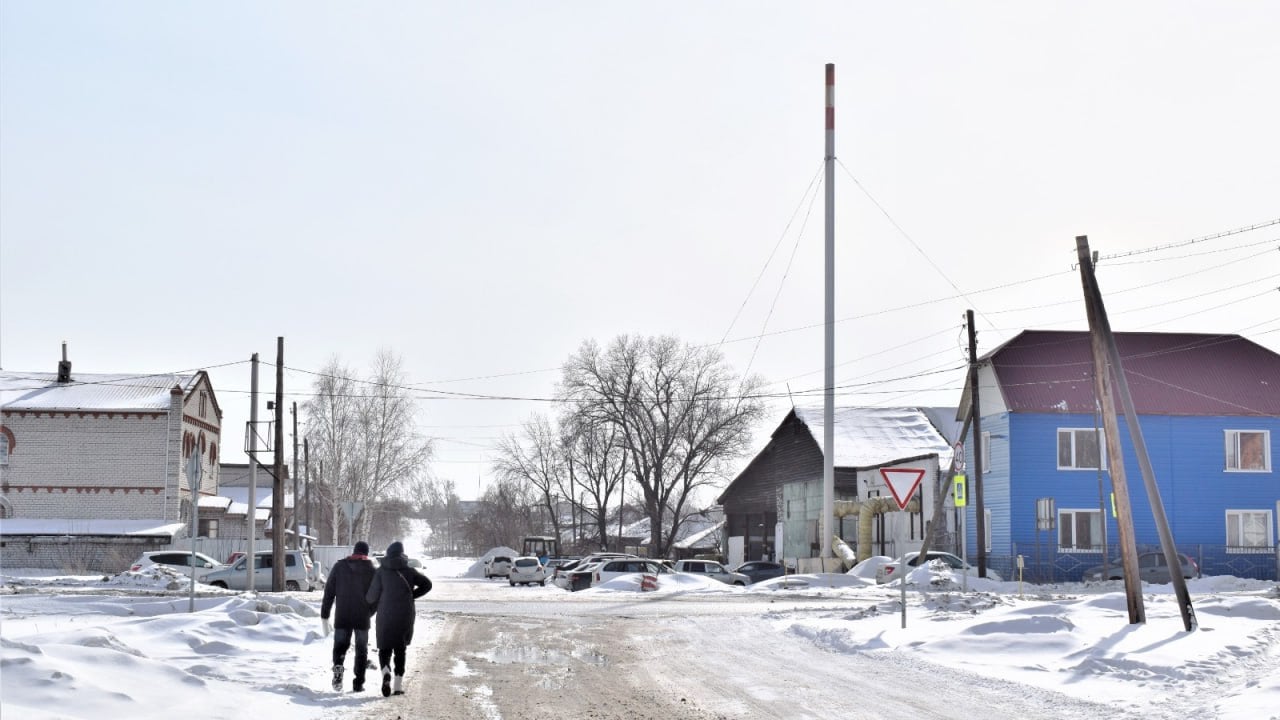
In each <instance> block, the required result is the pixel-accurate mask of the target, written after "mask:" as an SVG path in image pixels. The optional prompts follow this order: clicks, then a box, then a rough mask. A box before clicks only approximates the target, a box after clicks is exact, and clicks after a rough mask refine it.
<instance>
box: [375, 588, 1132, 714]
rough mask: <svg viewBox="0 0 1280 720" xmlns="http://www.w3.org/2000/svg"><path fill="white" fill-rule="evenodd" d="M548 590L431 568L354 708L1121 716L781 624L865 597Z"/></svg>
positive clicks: (842, 608) (847, 607) (854, 608)
mask: <svg viewBox="0 0 1280 720" xmlns="http://www.w3.org/2000/svg"><path fill="white" fill-rule="evenodd" d="M552 592H553V593H564V591H563V590H559V589H555V588H552V587H547V588H542V589H538V588H520V587H517V588H511V587H509V586H508V585H507V584H506V583H505V582H502V583H500V582H499V581H493V582H491V583H483V582H481V583H477V582H476V581H475V580H473V579H465V578H457V579H449V578H442V579H441V580H439V581H437V582H436V587H435V590H434V591H433V592H432V593H431V595H429V596H428V598H427V601H426V602H424V603H421V604H420V617H419V629H418V630H417V631H416V632H415V636H416V637H418V638H422V641H418V642H416V644H415V645H414V646H413V647H412V648H411V654H410V661H409V669H408V675H407V678H406V680H407V683H406V686H407V689H406V695H405V696H404V697H392V698H389V699H387V700H385V701H382V702H380V703H372V704H370V705H366V706H365V708H364V709H365V710H366V711H367V712H366V713H365V714H364V715H362V717H364V718H368V719H369V720H383V719H386V720H390V719H391V718H404V717H442V718H457V719H459V720H460V719H462V718H479V719H482V720H530V719H533V718H589V719H592V720H606V719H614V718H616V719H618V720H623V719H626V720H644V719H648V718H652V719H654V720H658V719H662V720H669V719H680V718H689V719H704V718H782V717H785V718H796V719H799V718H815V719H816V718H832V717H859V718H871V717H874V718H881V717H883V718H908V717H909V718H978V717H1036V718H1097V717H1125V716H1126V715H1125V714H1124V713H1123V712H1117V709H1116V708H1115V707H1112V706H1108V705H1103V704H1097V703H1091V702H1084V701H1081V700H1077V699H1073V698H1070V697H1068V696H1065V695H1062V694H1060V693H1056V692H1053V691H1049V690H1043V689H1040V688H1036V687H1032V686H1028V685H1023V684H1019V683H1013V682H1008V681H1005V680H999V679H992V678H989V677H983V676H980V675H977V674H973V673H968V672H963V671H958V670H954V669H949V668H945V667H942V666H938V665H934V664H931V663H929V662H927V661H922V660H920V659H919V658H915V657H910V656H905V655H899V654H895V653H854V654H847V653H835V652H830V651H827V650H824V649H823V648H822V647H821V646H820V644H819V643H815V642H814V640H813V639H812V638H809V637H803V636H799V635H796V634H792V633H789V632H787V631H786V625H788V624H789V621H788V620H786V619H785V618H792V619H794V618H795V617H796V615H808V614H811V613H813V614H831V613H839V614H843V615H848V614H853V613H857V612H860V611H867V610H868V609H869V608H870V607H871V602H870V601H868V602H866V603H864V604H860V605H859V604H855V603H851V602H849V601H838V602H833V601H832V600H830V599H805V598H802V597H793V598H787V599H779V598H774V597H770V596H769V595H765V594H734V595H712V596H707V595H699V594H680V593H654V594H651V593H624V592H611V593H604V592H598V591H587V592H584V593H579V594H577V595H575V596H573V597H569V598H565V597H560V598H557V599H556V601H554V602H548V601H547V599H545V595H544V593H552ZM762 604H764V605H769V606H771V610H772V609H776V612H777V613H778V616H779V620H778V622H776V623H772V624H762V623H760V622H759V621H758V618H759V616H760V614H761V612H762V608H761V605H762ZM735 606H738V607H741V610H742V612H741V613H738V612H735ZM748 606H749V607H748ZM765 612H769V611H765ZM739 615H741V616H742V617H750V618H752V620H753V621H752V622H747V623H744V622H742V620H741V618H740V617H739ZM920 621H921V622H925V620H920ZM370 685H371V687H372V689H373V690H374V692H375V693H376V692H377V690H376V687H377V686H376V684H375V683H372V682H371V683H370ZM1132 717H1151V715H1150V714H1145V713H1144V714H1143V715H1133V716H1132Z"/></svg>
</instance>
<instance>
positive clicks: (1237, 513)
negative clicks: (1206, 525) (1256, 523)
mask: <svg viewBox="0 0 1280 720" xmlns="http://www.w3.org/2000/svg"><path fill="white" fill-rule="evenodd" d="M1246 515H1257V516H1259V518H1258V519H1260V520H1262V524H1263V527H1264V528H1266V537H1265V538H1263V542H1264V543H1265V544H1264V545H1246V544H1245V542H1244V541H1245V535H1244V523H1243V522H1242V521H1243V519H1244V516H1246ZM1233 516H1234V518H1235V520H1236V522H1235V525H1236V527H1235V535H1236V536H1235V537H1232V536H1231V535H1232V528H1231V524H1232V523H1231V521H1232V519H1233ZM1272 522H1273V516H1272V515H1271V511H1270V510H1255V509H1246V508H1238V509H1228V510H1227V512H1226V521H1225V523H1224V528H1223V529H1224V530H1225V531H1226V536H1227V552H1228V553H1230V554H1248V553H1268V554H1269V553H1271V551H1272V549H1273V548H1274V547H1275V542H1276V541H1275V536H1274V535H1273V534H1272V528H1274V527H1275V525H1273V524H1272Z"/></svg>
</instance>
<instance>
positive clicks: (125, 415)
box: [3, 410, 165, 420]
mask: <svg viewBox="0 0 1280 720" xmlns="http://www.w3.org/2000/svg"><path fill="white" fill-rule="evenodd" d="M3 414H4V415H5V416H12V415H17V416H18V417H20V418H26V417H27V416H28V415H30V416H31V417H33V418H36V419H39V418H40V416H41V415H48V416H49V417H51V418H56V417H65V418H69V417H72V416H74V417H78V418H84V417H85V416H88V417H91V418H93V419H95V420H96V419H98V418H100V417H103V416H106V417H107V419H108V420H114V419H115V418H116V416H117V415H119V416H120V418H121V419H124V420H127V419H129V416H130V415H132V416H134V417H136V418H137V419H139V420H145V419H146V418H162V417H164V416H165V413H163V412H153V411H150V410H5V411H4V412H3Z"/></svg>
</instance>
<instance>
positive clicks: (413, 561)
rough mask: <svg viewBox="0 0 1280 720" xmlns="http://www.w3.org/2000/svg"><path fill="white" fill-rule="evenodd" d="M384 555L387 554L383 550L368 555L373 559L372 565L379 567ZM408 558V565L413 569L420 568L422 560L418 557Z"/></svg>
mask: <svg viewBox="0 0 1280 720" xmlns="http://www.w3.org/2000/svg"><path fill="white" fill-rule="evenodd" d="M386 556H387V554H386V553H385V552H376V553H373V554H372V555H370V556H369V559H370V560H372V561H373V566H374V567H379V566H381V565H382V559H383V558H385V557H386ZM406 557H407V556H406ZM408 560H409V567H411V568H413V569H415V570H421V569H422V561H421V560H419V559H418V558H415V557H411V558H408Z"/></svg>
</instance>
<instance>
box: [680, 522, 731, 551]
mask: <svg viewBox="0 0 1280 720" xmlns="http://www.w3.org/2000/svg"><path fill="white" fill-rule="evenodd" d="M724 522H725V521H724V520H721V521H720V522H718V523H716V524H714V525H711V526H709V527H706V528H704V529H702V530H699V531H698V532H695V533H691V534H690V535H688V536H687V537H685V538H684V539H683V540H681V541H679V542H677V543H676V544H675V546H676V547H678V548H681V549H684V550H687V549H689V548H692V547H698V546H699V545H701V544H702V541H703V540H706V539H708V538H709V537H712V536H714V535H716V533H719V532H720V531H721V530H723V529H724ZM712 544H714V545H717V546H718V545H719V544H720V543H719V542H716V543H712Z"/></svg>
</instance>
